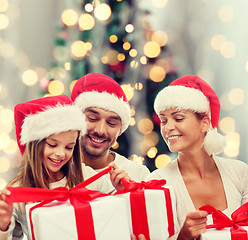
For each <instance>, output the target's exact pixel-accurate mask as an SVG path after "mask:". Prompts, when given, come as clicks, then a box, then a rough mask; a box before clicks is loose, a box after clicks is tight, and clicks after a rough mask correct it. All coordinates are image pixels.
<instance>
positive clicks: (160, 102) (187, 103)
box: [154, 86, 210, 114]
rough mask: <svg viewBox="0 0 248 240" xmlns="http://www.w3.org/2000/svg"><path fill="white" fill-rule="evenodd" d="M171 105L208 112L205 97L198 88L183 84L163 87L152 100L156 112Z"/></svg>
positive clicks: (171, 106)
mask: <svg viewBox="0 0 248 240" xmlns="http://www.w3.org/2000/svg"><path fill="white" fill-rule="evenodd" d="M173 107H175V108H180V109H185V110H191V111H194V112H199V113H210V105H209V100H208V99H207V97H206V96H205V95H204V94H203V93H202V92H201V91H200V90H198V89H195V88H190V87H184V86H168V87H165V88H164V89H163V90H161V91H160V92H159V93H158V95H157V97H156V99H155V101H154V109H155V111H156V113H157V114H159V113H160V112H161V111H163V110H165V109H168V108H173Z"/></svg>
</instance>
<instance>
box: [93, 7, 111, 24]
mask: <svg viewBox="0 0 248 240" xmlns="http://www.w3.org/2000/svg"><path fill="white" fill-rule="evenodd" d="M111 13H112V11H111V8H110V6H109V5H108V4H106V3H101V4H98V5H97V6H96V8H95V10H94V14H95V17H96V18H97V19H98V20H100V21H106V20H108V19H109V18H110V16H111Z"/></svg>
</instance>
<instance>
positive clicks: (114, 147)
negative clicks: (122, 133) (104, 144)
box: [112, 141, 119, 149]
mask: <svg viewBox="0 0 248 240" xmlns="http://www.w3.org/2000/svg"><path fill="white" fill-rule="evenodd" d="M118 147H119V143H118V142H117V141H115V143H114V144H113V145H112V148H113V149H117V148H118Z"/></svg>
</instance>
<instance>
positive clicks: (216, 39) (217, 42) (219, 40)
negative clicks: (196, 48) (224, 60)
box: [210, 34, 226, 51]
mask: <svg viewBox="0 0 248 240" xmlns="http://www.w3.org/2000/svg"><path fill="white" fill-rule="evenodd" d="M225 41H226V37H225V36H224V35H222V34H216V35H214V36H213V37H212V38H211V42H210V43H211V47H212V48H213V49H214V50H216V51H219V50H220V49H221V46H222V44H223V43H224V42H225Z"/></svg>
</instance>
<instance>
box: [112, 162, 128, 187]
mask: <svg viewBox="0 0 248 240" xmlns="http://www.w3.org/2000/svg"><path fill="white" fill-rule="evenodd" d="M108 166H111V167H112V169H111V170H110V172H109V174H110V180H111V182H112V184H113V186H114V187H115V188H116V189H117V190H118V189H123V188H124V186H123V184H122V182H121V179H122V178H127V179H130V177H129V176H128V174H127V173H126V172H125V171H124V170H123V169H119V168H118V167H117V166H116V164H115V163H114V162H111V163H110V164H109V165H108Z"/></svg>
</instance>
